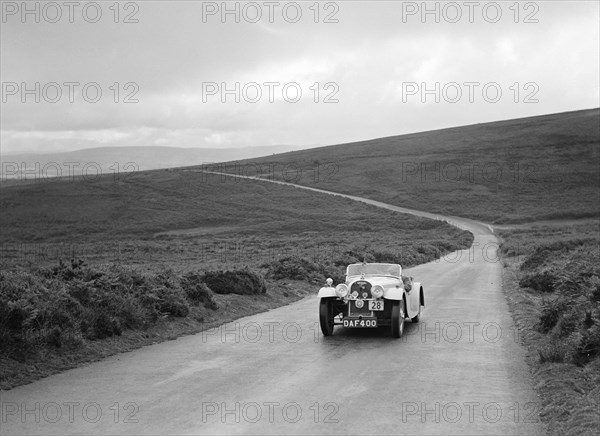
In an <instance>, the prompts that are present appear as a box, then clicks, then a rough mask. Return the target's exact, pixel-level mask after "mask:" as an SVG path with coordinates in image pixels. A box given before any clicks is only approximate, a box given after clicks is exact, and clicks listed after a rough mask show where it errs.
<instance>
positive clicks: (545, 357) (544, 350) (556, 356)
mask: <svg viewBox="0 0 600 436" xmlns="http://www.w3.org/2000/svg"><path fill="white" fill-rule="evenodd" d="M538 356H539V360H540V363H545V362H564V360H565V349H564V346H563V344H561V343H559V342H558V341H556V340H554V341H551V342H549V343H547V344H544V345H543V346H542V347H540V348H539V349H538Z"/></svg>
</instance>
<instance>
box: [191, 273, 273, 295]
mask: <svg viewBox="0 0 600 436" xmlns="http://www.w3.org/2000/svg"><path fill="white" fill-rule="evenodd" d="M202 281H203V282H204V283H206V284H207V285H208V287H209V288H210V289H211V290H212V291H213V292H215V293H217V294H239V295H258V294H265V293H266V292H267V286H266V284H265V280H264V279H263V277H262V276H260V275H258V274H256V273H254V272H252V271H250V270H248V269H244V270H233V271H208V272H206V273H205V274H204V275H203V276H202Z"/></svg>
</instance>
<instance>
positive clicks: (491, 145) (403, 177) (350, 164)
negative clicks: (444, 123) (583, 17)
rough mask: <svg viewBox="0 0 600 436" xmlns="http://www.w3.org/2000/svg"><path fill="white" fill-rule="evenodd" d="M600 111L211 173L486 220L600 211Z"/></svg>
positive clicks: (295, 155) (293, 155)
mask: <svg viewBox="0 0 600 436" xmlns="http://www.w3.org/2000/svg"><path fill="white" fill-rule="evenodd" d="M599 137H600V110H599V109H592V110H584V111H577V112H568V113H562V114H554V115H545V116H539V117H532V118H523V119H516V120H508V121H499V122H494V123H486V124H476V125H471V126H464V127H456V128H451V129H443V130H435V131H430V132H422V133H415V134H410V135H402V136H393V137H388V138H378V139H373V140H370V141H362V142H355V143H350V144H340V145H334V146H330V147H321V148H314V149H310V150H304V151H296V152H290V153H284V154H280V155H275V156H268V157H265V158H257V159H251V160H243V161H239V162H237V163H227V164H224V165H206V166H205V168H212V169H213V170H222V171H225V172H233V173H242V174H249V175H257V174H258V175H261V176H263V177H271V178H275V179H278V180H287V181H291V182H293V183H298V184H301V185H309V186H314V187H319V188H322V189H327V190H331V191H339V192H343V193H349V194H353V195H359V196H364V197H369V198H373V199H376V200H380V201H384V202H386V203H391V204H394V205H397V206H403V207H408V208H412V209H417V210H426V211H428V212H439V213H444V214H450V215H457V216H463V217H470V218H476V219H479V220H482V221H485V222H490V223H510V222H528V221H532V220H542V219H567V218H582V217H597V216H599V214H600V202H599V201H598V186H599V184H600V172H599V171H598V162H599V159H600V154H599V153H600V151H599V147H598V138H599Z"/></svg>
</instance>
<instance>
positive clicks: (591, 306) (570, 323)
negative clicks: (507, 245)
mask: <svg viewBox="0 0 600 436" xmlns="http://www.w3.org/2000/svg"><path fill="white" fill-rule="evenodd" d="M597 251H598V246H597V243H594V241H591V240H571V241H566V242H562V241H561V242H557V243H551V244H546V245H543V246H540V247H537V248H536V249H535V250H534V251H533V253H532V254H531V255H530V256H528V257H527V258H526V259H525V261H524V262H523V263H522V265H521V272H522V274H523V276H522V277H521V279H520V281H519V284H520V286H521V287H523V288H526V289H529V290H530V292H538V293H540V294H542V295H544V297H543V298H542V303H541V307H540V309H541V310H540V317H539V322H538V325H537V329H538V331H539V332H541V333H543V334H545V335H547V341H546V342H545V344H543V345H541V346H540V349H539V354H540V360H541V361H542V362H545V361H553V362H556V361H566V362H572V363H575V364H577V365H586V364H587V363H589V362H590V361H592V360H594V359H596V358H598V357H600V262H599V261H598V260H599V259H598V253H597ZM558 344H559V345H558ZM559 350H560V351H559Z"/></svg>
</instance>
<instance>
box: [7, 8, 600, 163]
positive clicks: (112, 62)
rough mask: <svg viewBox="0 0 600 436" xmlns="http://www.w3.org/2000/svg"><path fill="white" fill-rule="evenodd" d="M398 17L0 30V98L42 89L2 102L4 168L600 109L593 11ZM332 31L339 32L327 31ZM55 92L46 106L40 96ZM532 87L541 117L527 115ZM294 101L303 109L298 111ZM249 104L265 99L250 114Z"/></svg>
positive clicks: (310, 15) (376, 14) (325, 11)
mask: <svg viewBox="0 0 600 436" xmlns="http://www.w3.org/2000/svg"><path fill="white" fill-rule="evenodd" d="M408 3H410V2H344V3H339V4H338V3H335V4H336V5H337V7H338V9H337V10H335V8H332V7H331V6H328V7H327V8H326V6H325V5H326V4H327V3H320V4H319V7H320V9H319V15H318V17H317V18H318V20H317V21H318V22H317V23H315V10H314V9H310V8H309V6H311V5H312V3H301V5H302V7H303V9H302V13H303V15H302V19H301V20H300V21H299V22H297V23H290V22H288V21H286V19H285V17H283V16H282V15H281V11H280V10H276V13H275V14H274V16H273V18H274V19H273V22H269V21H268V20H265V19H263V20H262V21H259V22H258V23H248V22H244V20H243V15H242V16H241V18H242V19H241V20H240V22H239V23H236V22H235V21H234V20H228V21H227V22H226V23H223V22H222V18H221V16H220V14H217V15H215V16H212V15H211V16H209V17H206V16H203V11H202V4H201V3H200V2H199V3H194V2H175V3H172V4H168V5H167V3H166V2H147V3H140V4H139V11H138V14H137V18H139V22H138V23H134V24H124V23H114V20H112V18H113V17H112V16H111V15H110V13H111V11H110V10H109V9H108V8H105V10H104V12H105V14H106V15H104V17H107V19H105V20H102V21H101V22H99V23H95V24H91V23H87V22H85V21H83V20H75V22H74V23H68V22H61V23H57V24H49V23H44V22H43V20H42V22H41V23H40V24H36V23H32V22H28V23H25V24H23V23H20V22H15V21H14V20H12V21H11V20H8V22H7V23H6V24H4V23H3V26H2V30H1V35H0V36H1V37H2V39H1V40H2V46H1V49H2V50H1V51H2V63H1V66H0V72H1V74H2V80H3V86H5V85H6V84H7V83H15V84H17V85H18V86H19V88H22V87H21V84H22V83H26V86H28V87H30V88H31V87H32V86H34V85H35V83H36V82H37V83H39V84H40V85H39V86H40V90H41V91H40V93H39V94H40V95H38V97H39V98H40V102H39V103H36V102H34V101H33V99H34V98H33V96H32V95H31V94H27V93H25V96H23V93H22V92H21V91H22V89H19V90H18V92H17V93H15V94H14V95H12V94H10V93H7V92H3V99H4V100H3V101H6V102H5V103H2V113H1V118H0V121H1V130H2V144H3V152H4V151H7V150H10V151H23V150H33V149H40V148H45V149H47V150H49V149H53V148H56V149H68V148H70V147H75V148H82V147H91V146H98V145H106V144H110V145H136V144H137V145H148V144H161V145H174V146H177V145H183V146H202V147H205V146H212V147H223V146H248V145H269V144H291V145H299V146H301V145H303V144H305V145H311V144H325V143H339V142H345V141H353V140H360V139H366V138H370V137H378V136H388V135H394V134H401V133H407V132H414V131H417V130H429V129H436V128H441V127H446V126H452V125H460V124H465V123H466V124H470V123H476V122H484V121H493V120H496V119H506V118H513V117H519V116H529V115H537V114H542V113H551V112H560V111H567V110H575V109H582V108H589V107H594V106H598V101H599V86H598V83H599V82H600V73H599V64H600V60H599V56H598V53H599V51H600V50H599V46H600V42H599V36H598V34H599V24H598V20H597V18H598V3H597V2H581V3H579V2H578V3H569V4H567V3H563V2H536V3H535V4H536V5H538V7H539V10H537V11H534V12H536V13H535V18H536V19H537V20H538V22H537V23H524V22H523V21H524V19H525V17H526V16H527V14H528V13H529V14H530V13H531V12H532V11H531V10H526V9H525V6H524V4H523V3H520V4H519V7H520V8H521V9H520V10H519V13H520V14H519V16H518V22H517V23H515V16H514V11H513V10H511V9H509V6H510V5H511V4H509V3H502V7H503V9H502V12H503V15H502V19H501V20H500V21H499V22H497V23H490V22H487V21H486V20H485V19H484V18H483V17H482V15H481V12H480V11H479V10H477V14H475V15H474V22H473V23H469V22H468V20H467V15H466V11H464V10H463V15H462V20H461V21H460V22H458V23H450V22H448V21H447V20H444V15H443V8H442V6H440V8H442V9H440V14H441V15H440V18H441V19H440V20H438V21H440V22H439V23H436V22H435V20H432V16H426V18H427V19H426V20H423V17H422V16H421V15H420V14H416V15H414V16H409V17H406V16H405V17H403V15H402V7H403V6H402V5H403V4H408ZM216 4H217V5H220V3H219V2H217V3H216ZM415 4H416V5H417V6H419V7H420V5H421V3H420V2H415ZM440 5H442V3H440ZM429 7H433V6H431V4H429ZM121 12H125V11H121ZM266 12H267V11H266V10H265V11H263V18H264V17H266V16H267V13H266ZM478 14H479V15H478ZM511 14H512V15H511ZM327 16H330V17H333V18H335V19H337V20H338V22H337V23H325V22H323V21H324V20H325V17H327ZM121 18H123V15H122V16H121ZM288 18H289V17H288ZM403 18H404V19H405V20H403ZM433 18H435V17H433ZM205 21H206V22H205ZM423 21H425V22H423ZM50 82H56V83H58V84H59V85H60V86H61V90H62V92H63V98H62V99H60V101H58V102H57V103H51V102H48V101H47V100H48V95H50V99H51V98H52V95H53V94H48V95H43V92H42V90H43V89H44V86H46V87H47V85H48V83H50ZM72 82H77V83H78V84H79V85H78V86H77V89H76V92H75V93H74V95H73V101H69V98H68V96H69V93H68V89H66V88H67V87H66V86H65V85H63V84H64V83H72ZM267 82H277V83H278V85H277V86H276V87H273V88H269V86H271V85H265V83H267ZM407 82H411V83H412V82H414V83H417V84H419V87H420V88H422V87H421V84H422V83H425V87H426V89H436V88H435V87H436V84H439V90H440V91H439V92H438V94H439V95H438V97H439V98H440V99H441V100H440V101H439V103H435V102H434V101H433V98H432V97H433V96H431V95H429V96H428V95H427V93H425V97H426V98H425V102H423V95H422V92H421V91H422V89H419V92H418V93H417V94H415V95H413V96H410V97H411V98H410V99H407V98H406V97H407V96H406V95H405V94H403V90H405V87H406V83H407ZM451 82H452V83H457V84H459V85H460V86H461V91H462V92H463V95H465V96H466V95H467V92H468V87H465V85H464V83H465V82H478V83H479V84H480V85H479V86H478V88H477V92H478V94H477V98H476V99H475V101H473V102H470V101H468V98H466V99H465V98H463V99H462V100H461V101H458V102H456V103H450V102H447V101H445V100H444V95H441V94H440V92H441V91H442V90H443V89H444V86H445V85H446V89H447V90H448V89H449V88H448V86H447V84H448V83H451ZM490 82H493V83H497V84H498V85H499V86H500V88H501V91H502V99H501V100H500V101H498V102H495V103H490V102H488V101H485V99H484V98H483V97H482V95H481V89H482V88H483V87H484V85H485V84H487V83H490ZM91 83H92V84H93V83H95V84H97V86H98V87H100V89H101V91H102V96H101V98H100V99H99V101H97V102H90V101H89V100H93V99H90V98H89V96H86V95H84V94H83V93H82V89H83V88H84V86H85V85H89V84H91ZM531 83H533V84H535V85H536V86H537V91H536V93H535V94H536V97H537V99H538V100H539V101H538V102H537V103H532V104H525V103H524V102H523V99H524V97H525V96H527V95H528V93H529V92H530V91H531V89H532V88H531V87H530V88H527V87H526V85H527V84H531ZM206 84H217V85H218V89H217V92H216V93H215V94H210V95H208V94H207V92H206V91H207V88H206ZM223 84H224V85H225V86H222V85H223ZM254 84H256V85H257V86H258V87H257V86H256V85H254ZM515 84H516V85H515ZM285 85H288V87H287V88H286V89H285V90H286V91H288V93H287V94H286V93H284V86H285ZM296 85H298V86H299V87H300V89H301V91H302V95H301V98H300V99H299V100H298V101H293V100H294V96H295V95H296V94H295V93H294V91H296V90H297V87H296ZM236 86H237V88H236ZM403 87H404V88H403ZM511 87H513V88H514V89H515V90H517V91H518V96H516V94H515V91H514V90H511ZM232 89H233V90H236V91H235V92H234V93H231V92H229V93H228V92H227V90H232ZM46 90H47V91H51V87H50V88H48V87H47V89H46ZM89 90H94V88H93V87H92V88H89ZM257 90H258V91H259V92H260V97H261V98H259V99H257V100H256V101H251V100H253V99H255V97H256V96H257V93H256V91H257ZM4 91H6V89H4ZM271 92H273V93H272V94H271ZM234 94H237V95H234ZM271 96H272V97H273V98H271ZM515 97H517V100H518V101H517V103H515V102H514V100H515ZM23 98H25V103H23V102H22V101H21V100H22V99H23ZM236 98H237V100H238V101H239V102H236V101H235V99H236ZM126 100H129V101H130V102H127V103H126V102H125V101H126ZM131 100H137V102H132V101H131ZM326 100H329V101H333V102H330V103H325V101H326ZM335 101H337V102H335Z"/></svg>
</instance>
